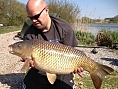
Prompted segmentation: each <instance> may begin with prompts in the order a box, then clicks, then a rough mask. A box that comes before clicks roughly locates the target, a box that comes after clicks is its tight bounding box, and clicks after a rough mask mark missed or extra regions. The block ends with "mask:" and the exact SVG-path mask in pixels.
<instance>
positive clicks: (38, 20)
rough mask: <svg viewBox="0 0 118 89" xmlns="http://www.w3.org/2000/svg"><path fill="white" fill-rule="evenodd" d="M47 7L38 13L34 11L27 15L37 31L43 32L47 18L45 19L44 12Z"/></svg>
mask: <svg viewBox="0 0 118 89" xmlns="http://www.w3.org/2000/svg"><path fill="white" fill-rule="evenodd" d="M46 9H47V7H44V8H43V9H41V10H39V11H40V12H38V10H34V11H33V12H32V13H33V15H32V13H31V12H30V13H31V15H28V17H29V18H30V19H31V20H32V23H33V25H34V26H36V27H37V28H38V29H41V30H44V29H45V28H46V24H47V23H46V22H47V18H46V13H47V12H46V11H47V10H46Z"/></svg>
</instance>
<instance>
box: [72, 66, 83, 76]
mask: <svg viewBox="0 0 118 89" xmlns="http://www.w3.org/2000/svg"><path fill="white" fill-rule="evenodd" d="M83 71H84V69H83V68H82V67H80V68H76V69H75V70H74V71H73V73H74V74H75V73H81V72H83Z"/></svg>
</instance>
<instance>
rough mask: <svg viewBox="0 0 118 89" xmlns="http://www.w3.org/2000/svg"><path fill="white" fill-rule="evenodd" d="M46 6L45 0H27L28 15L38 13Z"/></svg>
mask: <svg viewBox="0 0 118 89" xmlns="http://www.w3.org/2000/svg"><path fill="white" fill-rule="evenodd" d="M45 6H46V2H45V0H29V1H28V2H27V5H26V10H27V14H28V15H31V16H33V15H35V14H38V13H39V12H40V11H41V10H42V9H43V8H44V7H45Z"/></svg>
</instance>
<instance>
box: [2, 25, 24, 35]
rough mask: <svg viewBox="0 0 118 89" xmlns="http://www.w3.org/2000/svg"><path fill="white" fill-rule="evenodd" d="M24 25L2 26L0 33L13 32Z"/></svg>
mask: <svg viewBox="0 0 118 89" xmlns="http://www.w3.org/2000/svg"><path fill="white" fill-rule="evenodd" d="M21 29H22V27H21V26H19V27H17V26H11V27H8V26H7V27H0V34H4V33H9V32H13V31H19V30H21Z"/></svg>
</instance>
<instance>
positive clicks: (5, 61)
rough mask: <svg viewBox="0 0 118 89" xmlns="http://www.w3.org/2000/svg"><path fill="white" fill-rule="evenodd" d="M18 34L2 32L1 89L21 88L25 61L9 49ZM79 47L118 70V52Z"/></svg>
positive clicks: (0, 54)
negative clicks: (93, 51) (21, 60)
mask: <svg viewBox="0 0 118 89" xmlns="http://www.w3.org/2000/svg"><path fill="white" fill-rule="evenodd" d="M16 34H17V32H11V33H7V34H0V50H1V51H0V65H1V67H0V89H21V84H22V80H23V77H24V73H21V71H20V69H21V67H22V65H23V63H22V62H20V61H19V59H20V58H19V57H17V56H15V55H12V54H9V52H8V50H7V47H8V45H9V44H12V43H14V42H17V41H19V40H13V37H14V35H16ZM77 49H79V50H81V51H83V52H85V54H86V55H88V56H89V57H91V59H93V60H94V61H96V62H99V63H101V64H104V65H108V66H110V67H112V68H113V69H114V70H116V71H118V54H116V53H114V52H113V51H112V50H110V49H106V48H96V50H97V51H98V53H96V54H92V53H91V50H92V49H93V48H82V47H77Z"/></svg>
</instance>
